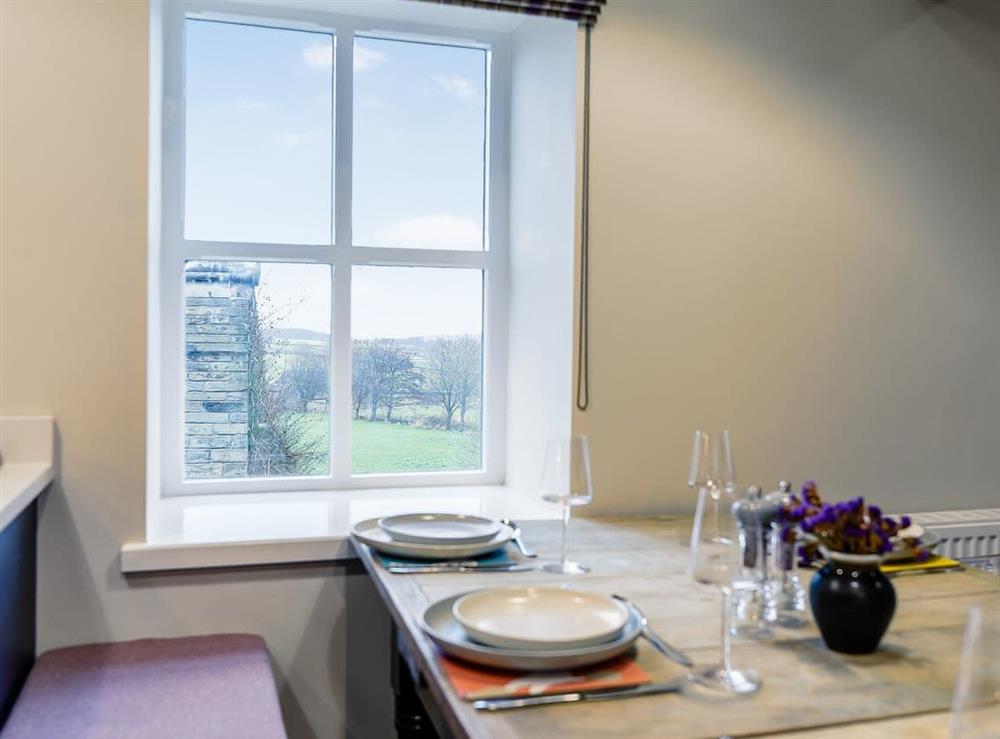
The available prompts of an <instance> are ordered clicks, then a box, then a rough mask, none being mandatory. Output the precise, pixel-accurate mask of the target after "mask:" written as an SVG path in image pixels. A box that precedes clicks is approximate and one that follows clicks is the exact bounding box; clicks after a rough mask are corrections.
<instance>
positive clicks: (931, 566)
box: [881, 556, 961, 573]
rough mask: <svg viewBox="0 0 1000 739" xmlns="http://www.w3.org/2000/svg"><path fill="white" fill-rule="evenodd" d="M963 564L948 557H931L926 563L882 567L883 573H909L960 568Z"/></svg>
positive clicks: (893, 563)
mask: <svg viewBox="0 0 1000 739" xmlns="http://www.w3.org/2000/svg"><path fill="white" fill-rule="evenodd" d="M960 566H961V562H959V561H958V560H954V559H949V558H948V557H937V556H935V557H931V558H930V559H928V560H927V561H926V562H918V561H917V560H911V561H909V562H889V563H888V564H884V565H882V567H881V570H882V572H885V573H891V572H908V571H910V570H940V569H948V568H949V567H960Z"/></svg>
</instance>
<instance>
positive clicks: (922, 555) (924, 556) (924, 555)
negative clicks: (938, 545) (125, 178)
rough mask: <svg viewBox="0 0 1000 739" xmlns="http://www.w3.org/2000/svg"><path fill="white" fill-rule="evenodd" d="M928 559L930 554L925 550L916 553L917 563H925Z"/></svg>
mask: <svg viewBox="0 0 1000 739" xmlns="http://www.w3.org/2000/svg"><path fill="white" fill-rule="evenodd" d="M930 558H931V553H930V551H929V550H927V549H921V550H920V551H918V552H917V561H918V562H926V561H927V560H929V559H930Z"/></svg>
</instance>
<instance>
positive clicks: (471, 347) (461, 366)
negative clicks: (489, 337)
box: [454, 334, 483, 428]
mask: <svg viewBox="0 0 1000 739" xmlns="http://www.w3.org/2000/svg"><path fill="white" fill-rule="evenodd" d="M454 342H455V346H454V362H455V364H456V375H457V381H458V409H459V418H460V419H461V422H462V427H463V428H464V427H465V416H466V414H467V413H468V412H469V411H470V410H471V409H472V408H473V407H475V405H476V402H477V401H478V400H479V395H480V392H481V389H482V384H483V383H482V376H483V358H482V340H481V338H480V337H479V336H472V335H471V334H464V335H462V336H456V337H455V339H454Z"/></svg>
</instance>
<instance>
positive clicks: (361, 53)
mask: <svg viewBox="0 0 1000 739" xmlns="http://www.w3.org/2000/svg"><path fill="white" fill-rule="evenodd" d="M384 62H385V54H383V53H382V52H381V51H379V50H378V49H372V48H371V47H369V46H361V45H360V44H354V71H355V72H364V71H365V70H366V69H375V67H381V66H382V64H383V63H384Z"/></svg>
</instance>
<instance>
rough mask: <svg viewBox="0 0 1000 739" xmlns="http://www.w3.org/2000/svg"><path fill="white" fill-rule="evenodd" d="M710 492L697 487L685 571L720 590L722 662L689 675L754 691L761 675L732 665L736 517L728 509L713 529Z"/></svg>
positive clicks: (729, 687)
mask: <svg viewBox="0 0 1000 739" xmlns="http://www.w3.org/2000/svg"><path fill="white" fill-rule="evenodd" d="M715 508H716V506H713V505H712V495H711V492H710V491H709V490H708V489H707V488H702V489H700V490H699V491H698V509H697V511H696V513H695V517H694V528H693V529H692V531H691V558H690V560H689V562H688V574H689V575H690V576H691V577H692V578H694V580H695V581H697V582H699V583H702V584H703V585H714V586H715V587H717V588H719V590H720V591H721V592H722V663H721V664H719V665H713V666H712V667H709V668H705V669H701V670H696V671H694V672H692V673H691V675H690V677H691V678H692V679H693V680H695V681H696V682H698V683H701V684H702V685H707V686H709V687H712V688H718V689H720V690H725V691H726V692H729V693H753V692H755V691H757V690H759V689H760V683H761V681H760V676H759V675H758V674H757V673H756V672H755V671H754V670H737V669H736V668H735V667H733V656H732V651H733V645H732V633H731V628H732V623H731V622H732V614H733V609H732V593H733V588H732V584H733V577H734V575H735V574H736V572H737V570H738V567H739V553H740V546H739V543H738V539H737V535H736V534H737V532H736V519H735V517H734V516H733V515H731V512H730V511H727V512H726V515H723V516H720V517H718V519H716V525H718V526H719V529H718V531H717V532H716V533H714V534H713V533H712V532H711V531H709V529H710V528H714V527H715V525H713V523H712V521H711V519H713V518H715V514H714V509H715Z"/></svg>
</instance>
